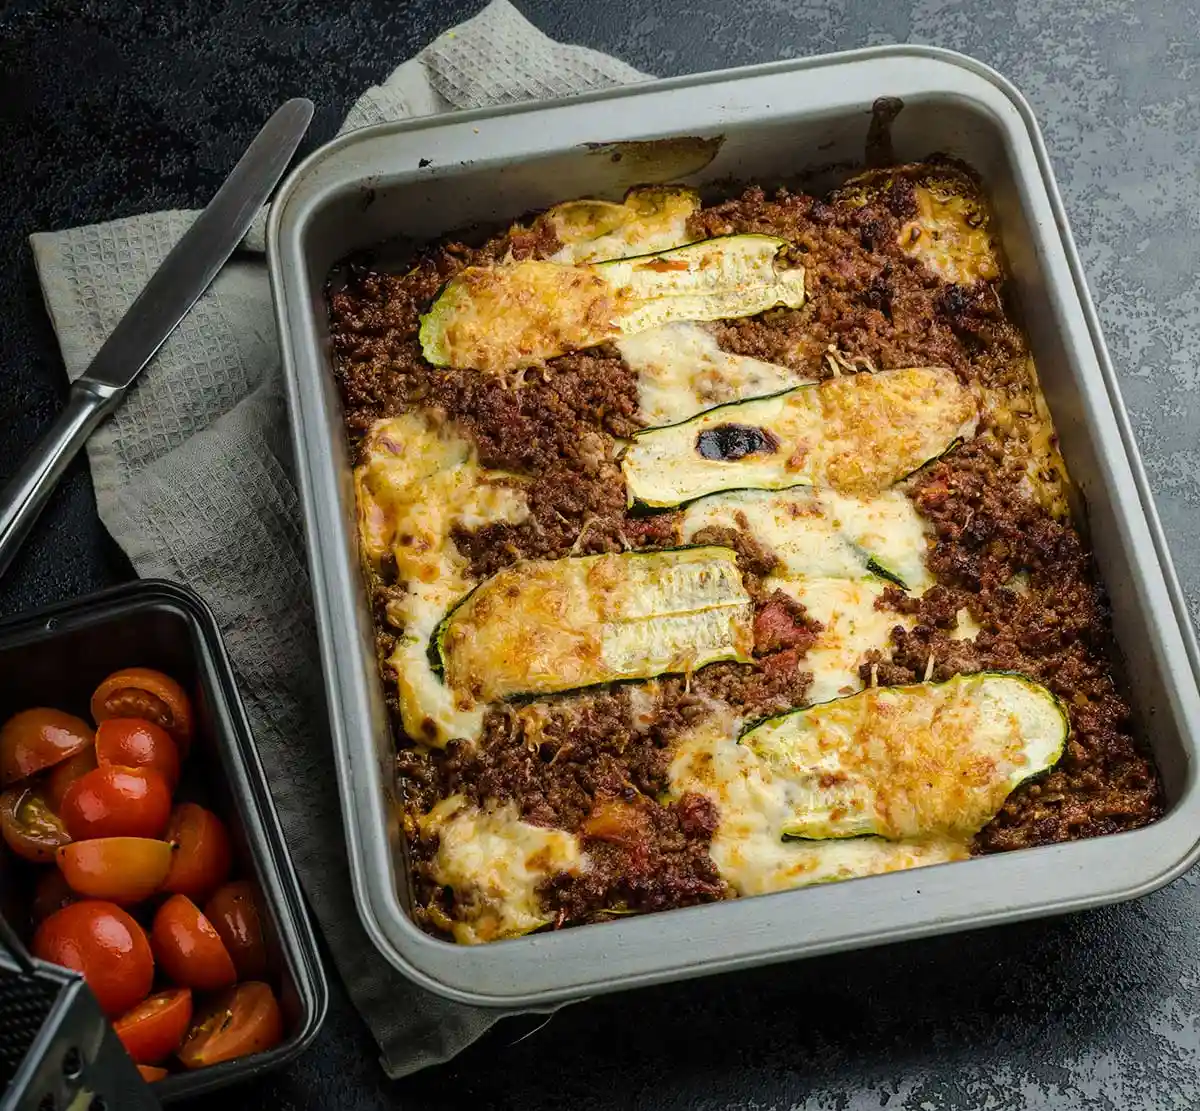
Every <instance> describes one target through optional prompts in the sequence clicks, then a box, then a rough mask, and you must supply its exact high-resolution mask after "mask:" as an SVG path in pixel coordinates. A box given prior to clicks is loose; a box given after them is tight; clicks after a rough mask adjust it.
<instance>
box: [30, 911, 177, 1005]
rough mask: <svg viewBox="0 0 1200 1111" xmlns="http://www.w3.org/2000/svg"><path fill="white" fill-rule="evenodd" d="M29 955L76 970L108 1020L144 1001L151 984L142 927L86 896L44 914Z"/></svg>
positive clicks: (150, 961) (151, 960) (150, 963)
mask: <svg viewBox="0 0 1200 1111" xmlns="http://www.w3.org/2000/svg"><path fill="white" fill-rule="evenodd" d="M33 955H34V956H35V957H40V958H41V959H42V960H44V961H50V962H52V963H54V964H61V965H65V966H66V967H67V968H72V969H74V970H75V971H76V972H80V973H82V974H83V978H84V980H86V981H87V985H88V987H89V988H91V989H92V994H93V995H94V996H95V997H96V1001H97V1002H98V1003H99V1004H100V1009H101V1010H102V1011H103V1012H104V1013H105V1014H106V1015H108V1016H109V1017H110V1018H113V1017H115V1016H116V1015H119V1014H123V1013H124V1012H125V1011H127V1010H129V1008H130V1007H132V1006H134V1005H135V1004H136V1003H140V1002H141V1001H142V1000H143V999H145V998H146V996H147V995H148V994H149V993H150V985H151V984H152V983H153V982H154V958H153V957H152V956H151V955H150V943H149V941H147V940H146V932H145V930H143V929H142V927H141V926H139V925H138V924H137V923H136V922H135V921H134V920H133V919H132V918H131V917H130V916H129V915H128V914H126V913H125V911H123V910H122V909H121V908H120V907H119V906H116V905H115V904H113V903H106V902H99V901H96V900H92V899H88V900H84V901H83V902H79V903H72V904H71V905H70V906H69V907H64V908H63V909H62V910H60V911H58V912H56V913H55V914H52V915H50V917H49V918H47V919H46V921H45V922H43V923H42V924H41V925H40V926H39V927H38V928H37V932H36V933H35V934H34V935H33Z"/></svg>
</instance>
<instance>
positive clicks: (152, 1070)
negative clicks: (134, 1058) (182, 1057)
mask: <svg viewBox="0 0 1200 1111" xmlns="http://www.w3.org/2000/svg"><path fill="white" fill-rule="evenodd" d="M137 1070H138V1072H140V1073H141V1074H142V1079H143V1080H144V1081H145V1082H146V1083H147V1084H153V1083H154V1082H155V1081H156V1080H161V1079H162V1078H163V1077H164V1076H169V1075H170V1074H169V1073H168V1072H167V1070H166V1069H160V1068H159V1067H158V1066H157V1065H138V1067H137Z"/></svg>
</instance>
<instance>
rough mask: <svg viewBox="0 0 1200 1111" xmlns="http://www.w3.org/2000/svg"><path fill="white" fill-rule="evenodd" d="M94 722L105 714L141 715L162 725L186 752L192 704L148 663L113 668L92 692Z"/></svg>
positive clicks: (190, 731)
mask: <svg viewBox="0 0 1200 1111" xmlns="http://www.w3.org/2000/svg"><path fill="white" fill-rule="evenodd" d="M92 717H93V718H94V719H95V720H96V722H97V724H98V723H100V722H102V721H107V720H108V719H109V718H144V719H146V720H147V721H152V722H154V724H155V725H160V726H162V728H163V729H165V730H166V731H167V732H168V733H170V734H171V736H172V737H173V738H174V739H175V743H176V744H177V745H178V746H179V756H180V758H181V759H182V758H184V757H186V756H187V750H188V746H189V745H190V744H191V740H192V704H191V701H190V700H189V699H188V696H187V692H186V691H185V690H184V689H183V687H181V686H180V685H179V684H178V683H177V682H175V680H174V679H172V678H171V677H170V676H169V675H164V674H163V673H162V672H161V671H155V670H154V669H153V668H149V667H124V668H122V669H121V670H120V671H114V672H113V673H112V674H111V675H110V676H109V677H108V678H107V679H105V680H104V682H102V683H101V684H100V685H99V686H98V687H97V688H96V692H95V694H93V695H92Z"/></svg>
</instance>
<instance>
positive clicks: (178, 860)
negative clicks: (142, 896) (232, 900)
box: [163, 802, 233, 901]
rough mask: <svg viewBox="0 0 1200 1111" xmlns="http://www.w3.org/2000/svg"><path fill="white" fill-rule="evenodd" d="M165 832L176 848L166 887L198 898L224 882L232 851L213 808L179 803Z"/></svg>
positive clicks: (165, 888)
mask: <svg viewBox="0 0 1200 1111" xmlns="http://www.w3.org/2000/svg"><path fill="white" fill-rule="evenodd" d="M163 836H164V837H165V838H166V839H167V840H168V841H170V842H171V846H172V848H173V849H174V857H173V859H172V861H171V871H170V872H169V873H168V874H167V882H166V883H165V884H164V885H163V889H164V890H165V891H173V892H175V893H176V894H179V895H187V896H188V897H189V898H191V899H195V900H197V901H199V900H201V899H203V898H204V897H205V896H206V895H208V894H209V893H210V892H212V891H213V890H215V889H216V888H217V887H218V886H220V885H221V884H222V883H224V882H225V879H226V878H227V877H228V875H229V869H230V867H231V865H232V861H233V854H232V851H231V850H230V847H229V834H228V833H226V832H225V823H224V822H222V821H221V819H220V818H218V817H217V816H216V815H215V814H214V813H213V812H212V811H211V810H205V809H204V807H203V806H197V805H196V803H194V802H184V803H180V804H179V805H178V806H177V807H175V809H174V810H173V811H172V812H171V820H170V821H169V822H168V823H167V832H166V833H164V834H163Z"/></svg>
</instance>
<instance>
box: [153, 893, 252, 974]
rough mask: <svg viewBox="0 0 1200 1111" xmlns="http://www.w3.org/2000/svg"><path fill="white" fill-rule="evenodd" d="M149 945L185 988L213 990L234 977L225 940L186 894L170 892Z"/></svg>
mask: <svg viewBox="0 0 1200 1111" xmlns="http://www.w3.org/2000/svg"><path fill="white" fill-rule="evenodd" d="M150 945H151V948H152V949H153V950H154V959H155V960H156V961H158V964H159V967H160V968H161V969H162V970H163V972H164V973H165V974H166V975H167V976H168V977H170V978H171V979H172V980H174V981H175V983H177V984H182V985H183V986H184V987H189V988H195V989H196V990H197V991H216V990H217V989H218V988H225V987H228V986H229V985H230V984H232V983H234V982H235V981H236V980H237V969H235V968H234V966H233V958H232V957H230V955H229V950H228V949H226V948H225V943H224V942H223V941H222V940H221V938H220V935H219V934H218V933H217V931H216V930H215V929H213V924H212V923H211V922H210V921H209V920H208V919H207V918H205V917H204V915H203V914H201V913H200V909H199V908H198V907H197V906H196V904H195V903H193V902H192V900H191V899H189V898H188V897H187V896H186V895H172V896H171V897H170V898H169V899H168V900H167V901H166V902H165V903H163V905H162V906H161V907H159V908H158V913H157V914H155V916H154V925H153V926H152V927H151V928H150Z"/></svg>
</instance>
